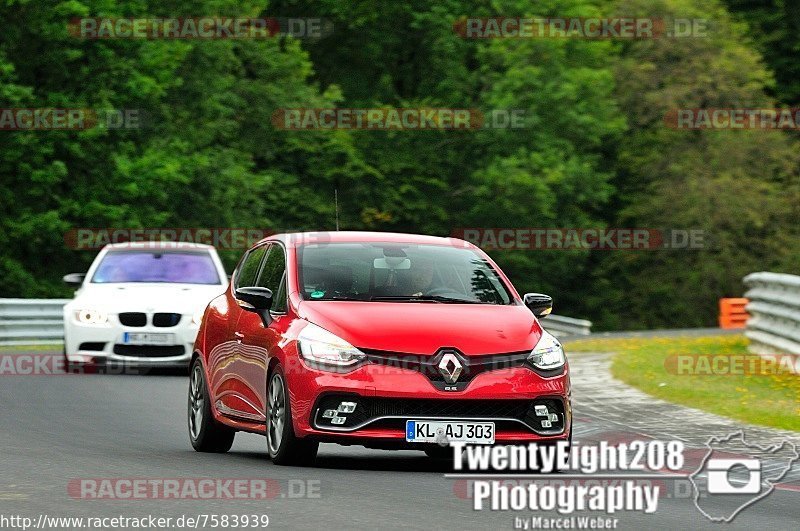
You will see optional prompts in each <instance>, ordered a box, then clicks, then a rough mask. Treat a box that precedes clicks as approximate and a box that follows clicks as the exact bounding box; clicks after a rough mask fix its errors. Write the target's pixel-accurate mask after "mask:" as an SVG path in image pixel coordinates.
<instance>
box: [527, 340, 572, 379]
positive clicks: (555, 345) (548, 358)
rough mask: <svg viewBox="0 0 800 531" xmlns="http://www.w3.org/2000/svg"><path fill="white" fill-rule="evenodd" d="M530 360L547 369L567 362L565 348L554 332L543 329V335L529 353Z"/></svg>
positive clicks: (539, 367) (532, 363) (556, 367)
mask: <svg viewBox="0 0 800 531" xmlns="http://www.w3.org/2000/svg"><path fill="white" fill-rule="evenodd" d="M528 362H529V363H530V364H531V365H533V366H534V367H536V368H537V369H542V370H545V371H549V370H553V369H558V368H559V367H561V366H562V365H564V363H566V362H567V358H566V356H564V348H563V347H562V346H561V343H559V342H558V339H556V338H555V337H554V336H553V335H552V334H549V333H547V332H545V331H542V337H541V338H539V342H538V343H536V347H535V348H534V349H533V350H532V351H531V353H530V355H528Z"/></svg>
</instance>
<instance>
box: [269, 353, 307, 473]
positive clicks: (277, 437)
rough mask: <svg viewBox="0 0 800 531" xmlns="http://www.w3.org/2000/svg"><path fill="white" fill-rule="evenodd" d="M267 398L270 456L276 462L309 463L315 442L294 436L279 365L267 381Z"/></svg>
mask: <svg viewBox="0 0 800 531" xmlns="http://www.w3.org/2000/svg"><path fill="white" fill-rule="evenodd" d="M267 401H268V404H269V405H268V407H267V451H268V452H269V457H270V459H272V461H273V462H274V463H275V464H276V465H296V466H310V465H312V464H313V463H314V459H315V458H316V457H317V450H318V449H319V443H318V442H316V441H309V440H305V439H300V438H299V437H297V436H296V435H295V433H294V426H293V423H292V405H291V403H290V401H289V392H288V387H287V385H286V377H285V376H284V374H283V368H282V367H281V366H280V365H277V366H276V367H275V369H274V370H273V371H272V373H271V374H270V377H269V381H268V382H267Z"/></svg>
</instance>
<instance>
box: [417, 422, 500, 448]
mask: <svg viewBox="0 0 800 531" xmlns="http://www.w3.org/2000/svg"><path fill="white" fill-rule="evenodd" d="M406 441H407V442H413V443H439V442H445V441H446V442H465V443H471V444H494V422H448V421H439V420H407V421H406Z"/></svg>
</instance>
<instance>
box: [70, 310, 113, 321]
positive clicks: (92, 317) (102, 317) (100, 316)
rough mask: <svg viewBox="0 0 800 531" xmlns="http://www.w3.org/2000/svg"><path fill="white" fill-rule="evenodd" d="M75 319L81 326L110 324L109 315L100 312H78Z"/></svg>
mask: <svg viewBox="0 0 800 531" xmlns="http://www.w3.org/2000/svg"><path fill="white" fill-rule="evenodd" d="M75 319H76V320H77V321H78V322H79V323H81V324H103V323H107V322H108V314H107V313H105V312H101V311H100V310H91V309H83V310H76V311H75Z"/></svg>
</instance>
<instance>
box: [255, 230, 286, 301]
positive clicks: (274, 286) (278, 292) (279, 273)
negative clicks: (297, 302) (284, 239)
mask: <svg viewBox="0 0 800 531" xmlns="http://www.w3.org/2000/svg"><path fill="white" fill-rule="evenodd" d="M285 273H286V253H284V252H283V247H281V246H280V245H278V244H275V245H273V246H272V247H271V248H270V251H269V254H268V255H267V259H266V260H265V261H264V268H263V269H262V270H261V276H259V277H258V284H257V285H258V286H261V287H263V288H269V289H270V290H272V295H273V303H272V311H274V312H285V311H286V290H285V289H283V290H282V289H281V287H282V284H283V277H284V274H285Z"/></svg>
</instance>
